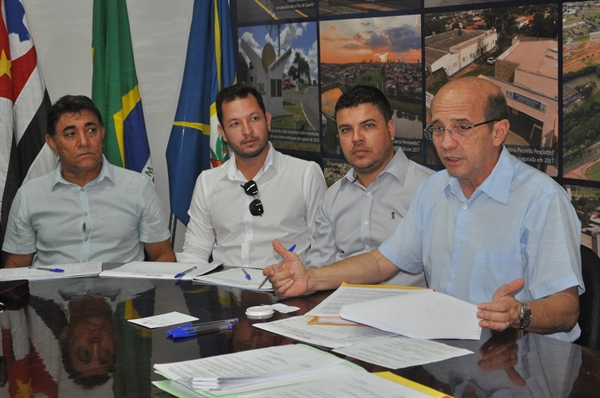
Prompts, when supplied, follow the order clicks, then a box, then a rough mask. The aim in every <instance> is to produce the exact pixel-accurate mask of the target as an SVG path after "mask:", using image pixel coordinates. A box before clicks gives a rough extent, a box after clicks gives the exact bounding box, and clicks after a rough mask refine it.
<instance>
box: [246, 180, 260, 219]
mask: <svg viewBox="0 0 600 398" xmlns="http://www.w3.org/2000/svg"><path fill="white" fill-rule="evenodd" d="M240 186H241V187H242V188H244V192H245V193H246V195H248V196H253V197H254V200H253V201H252V202H250V205H249V206H248V208H249V209H250V214H252V215H253V216H261V217H262V215H263V213H264V212H265V209H264V208H263V204H262V202H261V201H260V199H258V198H257V197H256V196H257V195H258V185H256V182H255V181H254V180H250V181H248V182H247V183H245V184H244V185H240Z"/></svg>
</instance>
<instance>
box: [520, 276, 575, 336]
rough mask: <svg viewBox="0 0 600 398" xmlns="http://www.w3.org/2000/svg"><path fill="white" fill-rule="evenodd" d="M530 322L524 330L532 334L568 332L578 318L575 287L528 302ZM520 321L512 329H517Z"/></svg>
mask: <svg viewBox="0 0 600 398" xmlns="http://www.w3.org/2000/svg"><path fill="white" fill-rule="evenodd" d="M527 304H529V306H530V307H531V314H532V320H531V324H530V325H529V327H528V328H527V329H525V330H527V331H529V332H533V333H540V334H549V333H558V332H569V331H570V330H571V329H573V327H574V326H575V324H576V323H577V319H578V318H579V295H578V291H577V286H573V287H570V288H568V289H565V290H563V291H560V292H557V293H554V294H551V295H550V296H548V297H545V298H543V299H540V300H535V301H528V302H527ZM519 326H520V321H519V320H518V321H517V322H515V324H514V325H513V327H519Z"/></svg>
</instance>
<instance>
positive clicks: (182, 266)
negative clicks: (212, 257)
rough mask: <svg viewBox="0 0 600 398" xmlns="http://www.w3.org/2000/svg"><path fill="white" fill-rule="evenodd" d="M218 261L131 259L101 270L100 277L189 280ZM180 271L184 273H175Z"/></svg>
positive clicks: (208, 269) (212, 266)
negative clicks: (172, 261) (174, 261)
mask: <svg viewBox="0 0 600 398" xmlns="http://www.w3.org/2000/svg"><path fill="white" fill-rule="evenodd" d="M219 265H221V264H218V263H210V264H208V263H160V262H154V261H132V262H130V263H127V264H124V265H122V266H120V267H118V268H115V269H110V270H106V271H102V273H101V274H100V276H101V277H113V278H143V279H171V280H176V279H180V280H183V281H190V280H192V279H194V278H195V277H197V276H200V275H202V274H206V273H207V272H210V271H212V270H213V269H215V268H217V267H218V266H219ZM179 273H182V274H184V275H181V276H178V277H177V278H176V275H177V274H179Z"/></svg>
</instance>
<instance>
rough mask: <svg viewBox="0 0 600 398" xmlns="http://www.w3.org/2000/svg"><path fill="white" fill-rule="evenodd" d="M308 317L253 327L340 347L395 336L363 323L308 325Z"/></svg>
mask: <svg viewBox="0 0 600 398" xmlns="http://www.w3.org/2000/svg"><path fill="white" fill-rule="evenodd" d="M310 319H311V318H310V317H306V316H295V317H292V318H286V319H282V320H279V321H272V322H267V323H255V324H254V325H252V326H254V327H255V328H259V329H262V330H266V331H268V332H272V333H276V334H279V335H282V336H285V337H290V338H292V339H295V340H299V341H302V342H305V343H308V344H312V345H317V346H320V347H327V348H341V347H346V346H348V345H351V344H356V343H359V342H363V341H366V340H373V339H381V338H386V337H390V336H395V334H393V333H389V332H385V331H383V330H379V329H376V328H372V327H369V326H364V325H356V326H321V325H308V324H307V322H309V321H310Z"/></svg>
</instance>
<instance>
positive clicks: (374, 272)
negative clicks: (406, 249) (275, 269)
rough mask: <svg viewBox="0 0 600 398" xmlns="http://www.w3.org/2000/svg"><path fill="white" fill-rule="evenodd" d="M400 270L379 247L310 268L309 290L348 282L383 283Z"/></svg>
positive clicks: (332, 287) (332, 286)
mask: <svg viewBox="0 0 600 398" xmlns="http://www.w3.org/2000/svg"><path fill="white" fill-rule="evenodd" d="M396 272H398V268H396V266H395V265H394V264H392V263H391V262H390V261H389V260H388V259H387V258H385V257H384V256H383V254H381V252H380V251H379V250H378V249H375V250H373V251H372V252H369V253H364V254H360V255H358V256H353V257H349V258H346V259H344V260H342V261H338V262H337V263H334V264H331V265H328V266H325V267H320V268H311V269H309V270H308V290H309V291H317V290H330V289H337V288H338V287H339V286H340V285H341V284H342V282H346V283H366V284H376V283H381V282H384V281H386V280H388V279H389V278H391V277H392V276H393V275H395V274H396Z"/></svg>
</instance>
